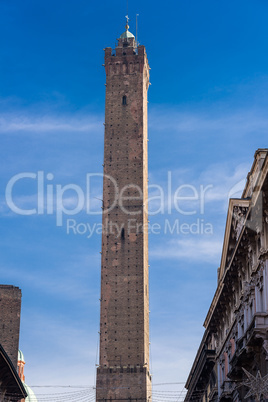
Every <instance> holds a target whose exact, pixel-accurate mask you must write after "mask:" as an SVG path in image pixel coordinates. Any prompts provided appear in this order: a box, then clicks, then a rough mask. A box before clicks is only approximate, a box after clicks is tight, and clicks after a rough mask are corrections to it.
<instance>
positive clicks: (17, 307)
mask: <svg viewBox="0 0 268 402" xmlns="http://www.w3.org/2000/svg"><path fill="white" fill-rule="evenodd" d="M20 312H21V290H20V289H19V288H17V287H15V286H9V285H0V343H1V345H2V346H3V348H4V349H5V351H6V353H7V354H8V356H9V358H10V360H11V361H12V363H13V365H14V367H17V361H18V348H19V334H20Z"/></svg>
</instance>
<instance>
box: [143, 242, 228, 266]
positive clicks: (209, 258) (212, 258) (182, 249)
mask: <svg viewBox="0 0 268 402" xmlns="http://www.w3.org/2000/svg"><path fill="white" fill-rule="evenodd" d="M221 249H222V242H221V241H220V240H216V239H215V238H211V237H209V236H207V237H205V236H203V237H202V238H199V237H197V236H192V237H189V238H183V239H181V240H175V239H171V240H168V241H167V242H166V243H165V244H164V245H163V246H162V247H161V246H158V247H155V248H153V249H152V250H151V252H150V256H151V258H153V259H177V260H187V261H188V262H189V263H191V262H193V261H199V262H200V263H201V262H209V263H212V264H217V263H219V259H220V253H221Z"/></svg>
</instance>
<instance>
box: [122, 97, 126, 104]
mask: <svg viewBox="0 0 268 402" xmlns="http://www.w3.org/2000/svg"><path fill="white" fill-rule="evenodd" d="M126 104H127V97H126V95H124V96H123V98H122V105H123V106H125V105H126Z"/></svg>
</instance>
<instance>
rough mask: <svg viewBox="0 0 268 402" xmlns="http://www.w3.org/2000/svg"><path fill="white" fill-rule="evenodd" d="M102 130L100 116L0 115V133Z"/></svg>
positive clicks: (19, 113)
mask: <svg viewBox="0 0 268 402" xmlns="http://www.w3.org/2000/svg"><path fill="white" fill-rule="evenodd" d="M100 130H102V120H101V117H100V116H94V115H91V116H83V115H82V116H81V115H79V114H78V115H76V116H72V115H67V116H53V115H52V116H51V115H45V116H42V115H39V116H38V115H37V116H36V115H33V116H31V115H27V114H21V112H18V114H17V113H9V114H2V115H0V134H11V133H13V134H18V133H21V132H24V133H26V134H31V135H32V134H33V133H34V134H35V135H39V134H44V133H45V134H49V133H55V132H58V133H66V132H88V133H91V132H94V133H96V132H99V131H100Z"/></svg>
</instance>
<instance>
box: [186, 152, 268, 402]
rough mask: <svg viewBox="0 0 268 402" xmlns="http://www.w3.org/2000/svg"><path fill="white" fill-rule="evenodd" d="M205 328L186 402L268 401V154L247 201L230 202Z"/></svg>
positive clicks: (259, 159) (252, 177) (257, 162)
mask: <svg viewBox="0 0 268 402" xmlns="http://www.w3.org/2000/svg"><path fill="white" fill-rule="evenodd" d="M204 326H205V333H204V337H203V339H202V342H201V345H200V348H199V350H198V353H197V355H196V358H195V361H194V364H193V366H192V369H191V372H190V375H189V377H188V380H187V383H186V388H187V389H188V393H187V396H186V399H185V401H234V402H239V401H244V400H248V401H261V400H265V396H266V397H267V395H265V393H267V391H268V380H267V379H263V377H265V376H266V375H267V374H268V149H259V150H257V151H256V153H255V158H254V163H253V166H252V169H251V171H250V172H249V174H248V177H247V183H246V187H245V189H244V191H243V194H242V197H241V198H240V199H230V201H229V209H228V216H227V222H226V230H225V237H224V243H223V251H222V258H221V265H220V268H219V270H218V287H217V290H216V293H215V296H214V298H213V301H212V304H211V306H210V309H209V311H208V314H207V317H206V320H205V323H204ZM266 382H267V385H266V384H265V383H266ZM248 398H249V399H248Z"/></svg>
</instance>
